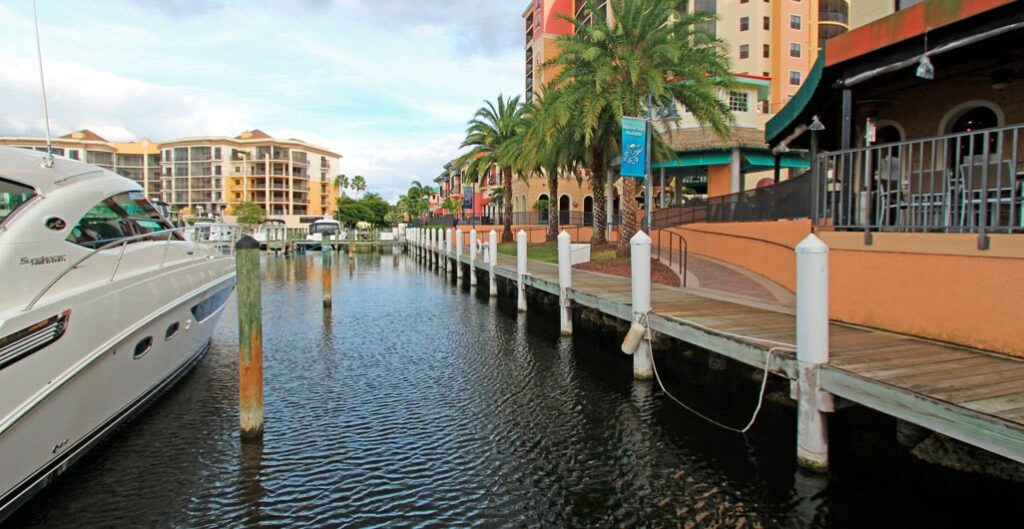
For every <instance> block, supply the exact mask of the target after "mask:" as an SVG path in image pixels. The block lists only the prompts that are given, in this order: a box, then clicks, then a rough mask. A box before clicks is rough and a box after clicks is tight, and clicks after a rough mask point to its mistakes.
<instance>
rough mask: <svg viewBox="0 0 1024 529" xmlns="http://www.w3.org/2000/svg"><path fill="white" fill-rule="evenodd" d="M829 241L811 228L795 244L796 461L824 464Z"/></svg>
mask: <svg viewBox="0 0 1024 529" xmlns="http://www.w3.org/2000/svg"><path fill="white" fill-rule="evenodd" d="M828 353H829V352H828V246H826V245H825V243H824V242H822V241H821V239H819V238H818V237H817V236H815V235H814V234H813V233H812V234H810V235H808V236H807V237H805V238H804V240H803V241H801V242H800V244H798V245H797V246H796V359H797V366H798V375H799V378H798V379H797V384H798V388H799V395H798V398H797V421H798V422H797V449H796V453H797V462H798V463H799V464H800V466H802V467H805V468H808V469H810V470H815V471H819V472H824V471H825V470H827V469H828V423H827V422H826V420H825V413H824V412H825V411H828V410H831V407H832V403H831V396H830V395H828V394H825V393H823V392H821V390H820V389H819V387H818V369H819V367H820V366H821V365H822V364H827V363H828V356H829V354H828Z"/></svg>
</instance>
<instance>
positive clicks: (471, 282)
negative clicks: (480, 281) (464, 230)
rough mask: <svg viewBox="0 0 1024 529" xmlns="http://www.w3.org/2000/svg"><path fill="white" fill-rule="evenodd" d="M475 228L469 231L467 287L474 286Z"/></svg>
mask: <svg viewBox="0 0 1024 529" xmlns="http://www.w3.org/2000/svg"><path fill="white" fill-rule="evenodd" d="M476 245H477V240H476V228H471V229H470V230H469V286H471V287H475V286H476Z"/></svg>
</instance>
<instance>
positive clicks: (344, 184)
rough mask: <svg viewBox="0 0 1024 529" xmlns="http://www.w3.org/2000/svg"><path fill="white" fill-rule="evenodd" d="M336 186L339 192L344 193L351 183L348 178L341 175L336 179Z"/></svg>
mask: <svg viewBox="0 0 1024 529" xmlns="http://www.w3.org/2000/svg"><path fill="white" fill-rule="evenodd" d="M334 185H336V186H338V191H339V192H342V193H344V192H345V190H346V189H348V186H349V182H348V177H347V176H345V175H343V174H340V175H338V176H335V177H334Z"/></svg>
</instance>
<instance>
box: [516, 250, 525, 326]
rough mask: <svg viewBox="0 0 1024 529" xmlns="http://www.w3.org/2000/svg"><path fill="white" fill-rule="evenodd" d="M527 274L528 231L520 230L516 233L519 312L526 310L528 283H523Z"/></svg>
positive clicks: (517, 302) (517, 303) (517, 301)
mask: <svg viewBox="0 0 1024 529" xmlns="http://www.w3.org/2000/svg"><path fill="white" fill-rule="evenodd" d="M525 275H526V231H525V230H519V233H517V234H516V290H517V291H518V296H517V299H516V305H517V307H518V309H519V312H526V284H525V283H523V276H525Z"/></svg>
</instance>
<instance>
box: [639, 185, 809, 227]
mask: <svg viewBox="0 0 1024 529" xmlns="http://www.w3.org/2000/svg"><path fill="white" fill-rule="evenodd" d="M811 181H812V176H811V173H810V172H805V173H802V174H800V175H799V176H796V177H794V178H790V179H789V180H785V181H783V182H780V183H777V184H774V185H770V186H767V187H762V188H758V189H751V190H749V191H742V192H739V193H732V194H729V195H722V196H717V197H711V198H706V199H693V200H690V201H688V202H686V203H685V204H683V205H681V206H675V207H669V208H664V209H656V210H654V212H653V213H652V221H651V224H652V226H653V228H654V229H656V230H659V229H662V228H669V227H672V226H682V225H684V224H690V223H693V222H756V221H765V220H781V219H799V218H807V217H809V216H810V215H811V196H812V195H811Z"/></svg>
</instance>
